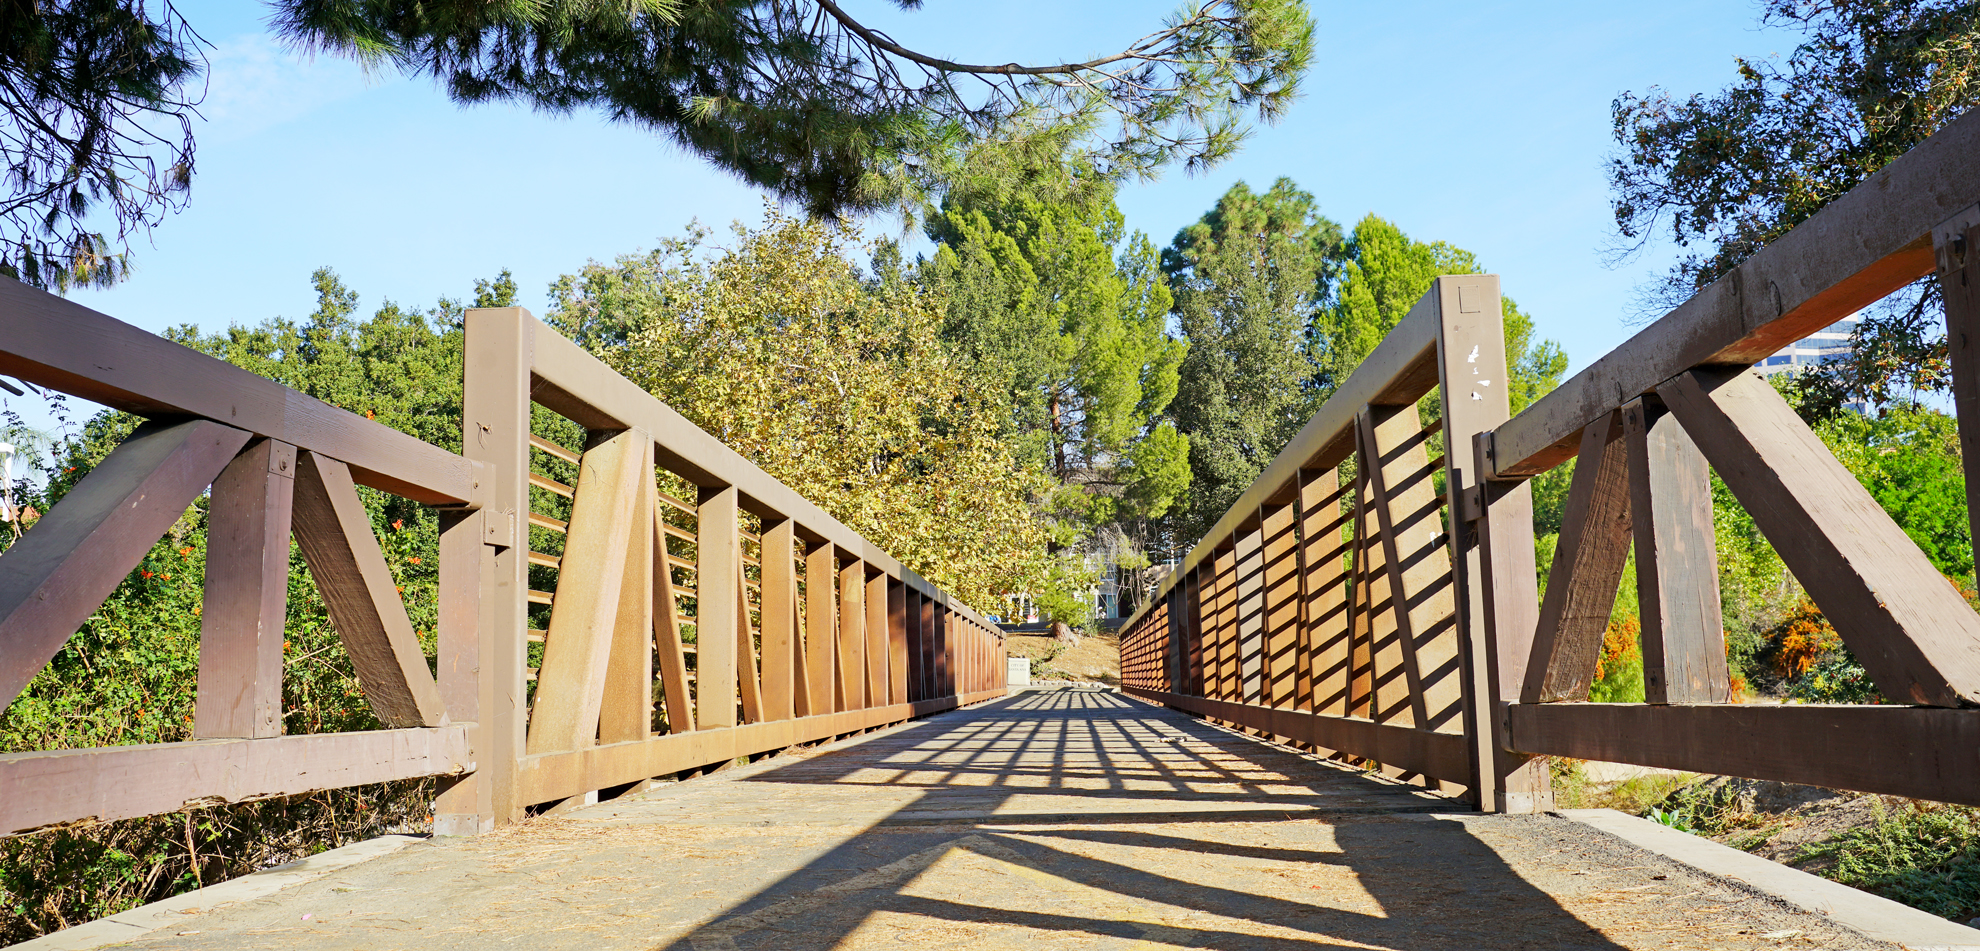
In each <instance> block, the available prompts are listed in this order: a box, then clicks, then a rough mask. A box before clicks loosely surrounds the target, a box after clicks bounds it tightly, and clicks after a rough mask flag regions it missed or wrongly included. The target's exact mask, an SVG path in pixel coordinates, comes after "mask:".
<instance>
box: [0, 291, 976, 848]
mask: <svg viewBox="0 0 1980 951" xmlns="http://www.w3.org/2000/svg"><path fill="white" fill-rule="evenodd" d="M466 337H467V341H466V348H467V353H466V365H467V371H466V381H465V384H466V387H465V389H466V392H465V405H464V407H463V410H464V420H465V422H464V430H465V431H464V445H465V447H466V454H465V456H463V455H457V454H454V453H451V452H447V451H445V450H442V449H440V448H438V447H435V446H432V445H429V444H427V443H424V442H421V441H419V440H417V439H415V438H413V437H411V436H408V435H406V434H404V433H401V432H399V431H397V430H393V429H390V428H388V427H386V426H383V425H381V424H379V423H376V422H373V421H372V420H370V419H367V418H365V417H362V416H358V415H355V414H353V413H349V412H346V411H344V410H341V409H337V408H335V407H332V406H330V405H328V404H326V403H323V402H321V401H319V400H316V399H313V398H311V397H308V396H306V395H304V394H301V393H298V392H296V391H294V390H291V389H288V388H286V387H283V386H281V385H279V384H276V383H273V382H271V381H269V380H266V379H263V378H261V377H258V376H255V375H254V374H252V373H249V372H247V371H245V370H241V369H239V368H236V367H234V366H232V365H230V364H227V363H225V362H223V361H220V360H216V359H214V358H212V357H209V356H207V355H205V354H202V353H199V352H197V351H194V350H191V349H189V348H186V347H183V346H180V345H178V344H176V343H172V342H170V341H168V340H165V339H162V338H160V337H158V336H156V335H153V334H151V333H147V332H145V331H142V330H139V329H138V328H135V327H131V326H129V325H126V324H123V323H121V322H119V321H116V320H114V319H112V318H110V317H107V316H104V315H102V314H99V313H96V312H94V311H91V310H89V309H87V308H84V307H81V306H79V305H76V304H74V303H71V302H68V301H65V300H63V299H61V298H59V297H55V296H53V295H50V294H46V293H43V292H41V291H37V290H34V289H32V288H28V287H26V286H25V285H22V284H19V283H17V282H14V281H9V280H4V279H0V374H6V375H10V376H14V377H17V378H19V379H21V380H24V381H27V382H29V383H31V384H34V385H36V386H40V387H46V388H49V389H52V390H57V391H60V392H64V393H68V394H72V395H74V396H78V397H82V398H85V399H88V400H92V401H95V402H97V403H101V404H103V405H106V406H109V407H112V408H116V409H121V410H126V411H129V412H131V413H134V414H137V415H138V416H141V417H143V418H144V419H145V420H146V421H145V422H144V423H143V424H142V425H141V426H139V427H138V429H137V430H136V431H135V432H134V433H133V434H132V435H131V436H130V437H128V438H127V439H125V440H124V441H123V442H122V444H120V445H119V446H118V447H117V448H116V449H115V450H114V451H112V452H111V453H110V454H109V456H108V457H106V458H105V459H104V460H103V461H102V462H101V463H100V464H98V465H97V466H96V467H95V468H94V469H93V470H92V471H90V472H89V473H88V474H87V475H86V476H85V477H84V478H83V479H82V480H81V481H80V482H79V483H78V484H77V485H76V486H75V487H74V488H73V489H71V490H70V491H69V492H68V493H67V495H66V496H64V497H63V498H62V499H61V500H60V501H59V502H58V503H57V504H55V505H54V506H53V507H51V509H50V510H49V511H48V512H47V513H46V514H45V515H42V516H41V517H40V518H39V520H38V521H36V522H35V523H34V524H33V525H32V526H31V527H29V528H28V529H27V530H26V531H25V532H24V533H23V534H22V535H21V536H20V538H19V539H18V540H17V541H16V542H15V543H14V544H13V545H12V546H11V547H9V548H7V549H6V551H5V552H4V553H0V709H4V708H5V706H6V705H8V704H11V703H12V702H13V700H14V699H15V698H16V697H17V696H18V695H19V694H20V692H21V691H22V690H23V689H24V688H25V687H26V686H27V685H28V684H29V682H30V681H31V680H32V679H33V678H34V677H35V676H36V675H37V674H38V673H39V672H40V671H41V670H42V669H43V668H44V667H46V666H47V665H48V663H49V662H50V660H51V659H52V658H54V657H55V655H56V654H57V653H58V652H59V651H60V650H61V648H62V646H63V645H64V644H65V643H66V642H67V641H68V639H69V638H70V637H71V636H72V635H73V634H74V633H75V632H76V631H77V630H78V628H79V627H80V626H81V625H82V624H83V623H84V622H85V621H86V619H88V618H89V617H90V616H91V615H92V614H93V613H95V612H96V611H97V609H98V608H99V607H100V606H101V604H102V603H103V601H104V600H105V598H107V597H108V596H110V595H111V594H112V593H113V592H114V591H115V590H116V588H117V586H118V585H119V584H120V583H122V582H123V581H124V579H125V578H126V577H127V576H129V575H130V574H131V573H132V571H133V570H134V569H135V568H136V567H137V566H138V565H139V563H140V561H141V560H142V559H143V558H144V557H145V555H146V554H147V552H148V551H150V549H151V548H152V547H153V546H154V545H155V544H156V543H157V542H158V540H159V539H160V538H161V537H163V536H164V535H165V533H166V532H167V531H169V530H170V529H171V528H172V526H173V525H174V523H176V522H178V521H179V520H180V518H181V517H182V516H183V515H184V514H185V512H186V511H187V509H188V507H189V506H191V505H193V504H194V503H195V502H197V501H198V500H199V499H200V498H201V497H202V496H203V495H205V494H207V493H208V492H209V490H210V493H211V495H210V498H209V501H208V504H207V508H208V513H207V558H206V566H205V582H204V583H205V591H204V601H203V604H202V608H201V612H200V620H199V624H200V644H199V674H198V676H199V682H198V686H197V699H196V709H195V714H194V718H193V723H192V726H191V731H190V732H191V737H190V738H189V739H188V740H186V741H184V742H175V743H162V744H150V745H141V746H111V747H101V748H92V749H70V750H53V751H35V752H19V753H10V754H6V755H0V836H4V835H12V834H17V833H21V832H27V831H32V830H35V829H41V828H46V827H49V826H55V825H63V824H73V823H88V822H96V821H110V820H115V819H123V818H132V817H138V816H145V815H155V814H160V813H168V812H175V811H178V810H181V809H185V808H189V807H193V806H200V805H212V804H218V803H225V802H236V801H242V800H248V799H260V798H267V797H272V796H283V795H293V794H301V793H308V792H314V791H317V790H322V789H334V788H340V787H347V786H355V785H363V784H370V783H379V782H387V781H393V780H400V779H410V778H415V777H423V776H441V777H452V778H453V779H454V781H453V782H451V783H450V784H449V785H448V787H447V788H446V789H445V791H444V792H443V793H442V794H441V796H440V800H439V802H438V803H437V804H436V807H435V812H436V823H435V824H436V829H437V830H439V831H441V832H454V833H464V832H473V831H479V830H483V829H487V828H490V827H492V826H493V825H495V824H499V823H503V822H508V821H513V820H515V819H518V818H520V817H522V816H523V815H525V814H527V813H528V811H529V810H531V809H532V808H536V807H543V806H546V805H555V804H559V803H564V802H568V801H571V800H573V799H577V800H583V799H585V798H588V797H590V796H592V795H594V794H596V793H597V792H598V791H600V790H605V791H613V790H619V789H624V788H627V787H630V786H632V785H634V784H637V783H639V782H641V781H643V780H647V779H651V778H660V777H669V776H673V775H677V774H681V773H684V772H688V771H693V770H700V769H706V768H711V767H718V766H721V765H723V764H726V763H729V762H732V761H733V760H735V759H736V758H738V757H742V756H749V755H754V754H758V753H763V752H768V751H772V750H777V749H781V748H783V747H787V746H791V745H793V744H798V743H804V742H810V741H815V740H822V739H829V738H832V737H835V736H839V735H844V734H851V733H857V732H860V731H862V730H866V729H870V728H873V727H877V726H882V725H886V724H890V723H895V722H899V721H902V720H905V719H908V718H910V717H914V716H920V715H924V714H927V713H931V712H935V711H938V710H944V709H948V708H951V707H955V706H957V705H959V704H964V703H972V702H976V701H980V700H984V699H988V698H991V697H994V696H1000V695H1001V694H1002V692H1003V685H1004V665H1003V663H1002V658H1003V649H1002V634H1001V632H1000V631H999V630H998V628H997V627H996V626H995V625H994V624H991V623H989V622H988V621H987V620H985V619H984V618H983V617H981V616H979V615H978V614H976V613H975V612H973V611H971V610H970V609H969V608H967V607H965V606H963V605H961V604H959V603H956V602H954V601H953V600H952V599H951V598H949V597H948V595H946V594H945V593H943V592H942V591H940V590H938V589H937V588H935V587H934V586H933V585H931V584H929V583H928V582H927V581H926V580H925V579H923V578H921V577H919V576H917V575H916V574H914V573H913V572H911V571H909V570H907V569H905V568H903V567H902V566H901V565H900V564H899V563H898V562H897V561H895V560H894V559H893V558H891V557H889V556H888V555H887V554H886V553H885V552H884V551H882V550H881V549H880V548H878V547H877V546H875V545H873V544H872V543H870V542H868V541H867V540H866V539H864V538H862V537H860V536H859V535H858V534H856V533H854V532H853V531H851V530H850V529H848V528H846V527H845V526H844V525H842V524H840V523H839V522H838V521H836V520H834V519H833V518H832V517H831V516H829V515H826V514H825V513H824V512H822V511H820V510H819V509H818V508H817V507H815V506H813V505H812V504H811V503H809V502H807V501H805V500H804V499H803V498H801V497H799V496H798V495H797V494H796V493H795V492H793V491H792V490H791V489H789V488H788V487H786V486H784V485H783V484H781V483H779V482H777V481H776V480H775V479H772V478H771V477H770V476H768V475H767V474H765V473H764V472H763V471H762V470H760V469H758V468H757V467H755V466H754V465H751V464H750V463H749V462H747V461H746V460H744V459H743V458H742V457H741V456H739V455H737V454H736V453H735V452H734V451H732V450H730V449H728V448H727V447H726V446H723V445H722V444H721V443H720V442H718V441H717V440H715V439H714V438H713V437H710V436H709V435H708V434H707V433H705V432H702V431H701V430H699V429H697V428H696V427H694V426H693V425H691V424H689V423H688V422H686V421H685V420H683V419H682V418H681V417H680V416H678V415H677V414H675V413H674V412H673V411H672V410H670V409H669V408H667V407H666V406H664V405H663V404H661V403H660V402H659V401H658V400H655V399H654V398H653V397H651V396H649V395H647V394H646V393H644V392H642V391H640V390H639V389H638V388H637V387H635V386H634V385H633V384H631V383H629V382H627V381H626V380H625V379H623V378H621V377H619V376H618V375H617V374H615V373H613V372H611V371H610V370H609V369H608V368H606V367H605V366H604V365H603V364H601V363H599V362H598V361H597V360H595V359H593V358H592V357H591V356H589V355H588V354H586V353H584V352H583V351H582V350H580V349H579V348H578V347H577V346H576V345H574V344H572V343H570V342H569V341H567V340H565V339H563V338H562V337H559V336H558V335H557V334H556V333H555V332H553V331H551V330H550V329H549V328H548V327H545V326H544V325H542V324H541V323H539V322H537V321H536V320H535V319H534V318H532V317H530V316H529V315H528V314H527V313H526V312H524V311H521V310H516V309H509V310H477V311H470V312H469V313H468V316H467V334H466ZM533 419H534V420H535V421H536V422H537V424H538V425H537V429H538V430H541V432H539V431H535V430H533V429H532V420H533ZM359 485H364V486H370V487H372V488H375V489H379V490H382V491H385V492H388V493H391V494H394V495H397V496H400V497H403V498H406V499H410V500H413V501H415V502H419V503H423V504H426V505H431V506H435V507H436V508H438V509H439V510H440V523H441V532H440V539H439V565H438V575H439V583H438V605H437V607H438V611H437V622H436V625H435V627H436V630H435V632H434V633H435V635H436V641H437V647H436V649H435V653H434V655H433V656H432V657H429V656H427V654H426V653H425V651H424V650H423V649H422V646H421V643H420V639H419V632H418V631H416V630H414V628H413V625H412V622H411V621H410V620H409V615H408V612H407V607H406V603H405V601H404V598H403V596H402V594H401V593H400V591H399V589H398V587H397V586H396V584H395V583H394V578H393V575H392V573H391V568H390V566H389V565H388V563H387V561H386V559H385V557H384V554H383V551H382V548H381V546H380V544H379V541H378V539H377V537H376V536H375V535H374V534H373V531H372V526H371V521H370V516H369V514H368V513H367V512H366V510H365V507H364V504H363V502H362V501H361V499H360V498H359V495H358V492H357V488H356V487H357V486H359ZM663 485H664V486H665V489H666V490H665V491H663ZM292 536H293V538H294V541H295V542H296V545H297V547H298V548H300V550H301V552H302V554H303V558H304V561H305V562H306V563H307V565H308V568H309V572H310V575H311V577H312V578H313V579H314V580H315V582H316V585H317V588H318V590H319V592H320V594H321V595H322V597H323V600H324V602H325V603H326V605H327V607H328V611H329V615H330V620H331V622H332V624H333V626H334V627H335V628H336V630H337V633H338V635H339V636H340V638H341V640H342V643H343V645H344V646H345V648H346V649H347V650H348V651H349V654H350V657H351V660H352V663H353V666H354V668H355V671H356V673H357V676H358V679H359V682H360V685H361V689H362V693H363V696H364V698H365V700H366V701H367V702H368V703H369V704H370V706H371V708H372V710H373V711H374V712H375V713H376V714H377V717H378V719H379V720H380V721H381V722H382V723H383V724H384V725H385V726H386V729H382V730H376V731H369V732H355V733H324V734H312V735H293V736H285V735H283V729H284V727H283V712H284V711H283V705H282V704H283V699H282V677H283V647H284V637H283V630H284V625H285V622H286V619H287V607H288V582H289V558H290V540H291V537H292Z"/></svg>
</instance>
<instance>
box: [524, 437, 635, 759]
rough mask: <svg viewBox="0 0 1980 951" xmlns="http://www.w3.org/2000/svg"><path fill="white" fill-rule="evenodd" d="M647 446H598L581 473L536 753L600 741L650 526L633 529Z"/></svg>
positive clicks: (538, 713)
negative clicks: (622, 611) (618, 634)
mask: <svg viewBox="0 0 1980 951" xmlns="http://www.w3.org/2000/svg"><path fill="white" fill-rule="evenodd" d="M642 439H644V440H647V441H649V442H650V441H651V437H649V436H646V435H645V434H643V433H640V432H639V431H638V430H627V431H625V432H622V433H619V434H618V435H616V436H612V437H609V438H606V439H603V440H599V441H597V442H595V443H594V445H592V446H591V448H589V449H587V450H586V451H585V453H584V457H583V458H584V461H583V462H582V463H581V464H580V465H579V468H578V477H577V498H576V500H575V501H574V502H572V503H571V532H570V536H569V541H568V542H567V544H566V545H565V548H564V560H563V567H562V568H561V569H560V570H558V572H557V598H556V601H555V602H554V603H553V604H552V605H551V613H550V626H549V628H548V632H547V633H546V634H545V635H544V644H543V666H542V667H541V668H540V669H538V671H537V675H536V702H535V704H534V705H533V707H532V709H531V711H530V718H529V752H531V753H548V752H552V751H555V750H574V749H577V748H578V747H581V746H590V745H592V744H593V743H596V742H597V741H598V725H599V714H600V710H601V709H602V706H603V703H604V695H605V681H606V670H607V668H608V666H609V664H610V662H611V655H612V642H613V640H614V635H615V628H616V620H617V618H618V614H619V602H620V597H619V595H620V593H621V590H620V589H621V588H623V587H624V585H625V580H626V560H627V557H628V555H629V553H630V552H631V549H632V544H631V536H632V535H633V530H632V529H633V526H635V525H641V526H643V525H644V520H641V521H634V519H635V518H636V517H637V515H638V514H639V507H638V501H637V500H638V499H639V497H640V495H641V494H642V493H641V492H640V489H641V488H642V484H643V483H644V482H645V478H644V477H643V474H642V473H643V472H645V471H650V470H643V469H642V468H641V461H642V459H643V456H642V454H641V452H640V445H639V444H640V441H641V440H642ZM649 517H650V516H649ZM640 534H641V535H644V534H645V533H644V532H640ZM640 640H641V642H642V643H643V642H644V641H645V638H644V637H641V638H640Z"/></svg>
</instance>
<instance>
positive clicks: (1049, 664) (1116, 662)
mask: <svg viewBox="0 0 1980 951" xmlns="http://www.w3.org/2000/svg"><path fill="white" fill-rule="evenodd" d="M1060 647H1061V645H1060V643H1059V642H1058V641H1057V640H1056V639H1054V638H1052V637H1049V636H1044V635H1034V634H1013V635H1011V636H1010V637H1009V638H1007V639H1006V640H1005V641H1004V650H1005V652H1006V653H1007V654H1009V655H1010V656H1012V657H1023V658H1026V659H1031V660H1035V659H1037V658H1042V657H1049V658H1051V659H1050V660H1048V661H1046V662H1045V665H1044V667H1043V669H1037V665H1035V664H1034V665H1033V667H1034V673H1033V674H1032V675H1031V680H1032V682H1033V683H1037V682H1039V681H1042V680H1064V681H1069V682H1072V683H1101V684H1119V683H1120V682H1121V639H1120V636H1119V635H1118V634H1111V633H1105V632H1102V633H1097V634H1086V635H1082V636H1080V638H1079V643H1077V644H1074V645H1073V646H1071V647H1068V648H1064V649H1063V650H1059V648H1060ZM1055 650H1057V651H1059V652H1058V653H1057V654H1055V653H1054V651H1055Z"/></svg>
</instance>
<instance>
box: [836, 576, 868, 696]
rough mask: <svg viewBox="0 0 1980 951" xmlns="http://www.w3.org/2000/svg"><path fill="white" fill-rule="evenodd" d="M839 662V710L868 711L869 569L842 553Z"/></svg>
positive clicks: (837, 679) (837, 683)
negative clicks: (867, 591) (867, 627)
mask: <svg viewBox="0 0 1980 951" xmlns="http://www.w3.org/2000/svg"><path fill="white" fill-rule="evenodd" d="M838 644H839V663H838V668H837V676H835V677H833V683H834V684H835V685H836V687H837V689H838V691H839V694H838V701H839V709H841V710H864V709H866V706H867V701H866V677H865V673H866V566H865V565H863V564H861V563H860V560H859V556H858V555H855V554H853V553H852V552H850V551H845V550H841V551H840V552H839V638H838Z"/></svg>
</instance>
